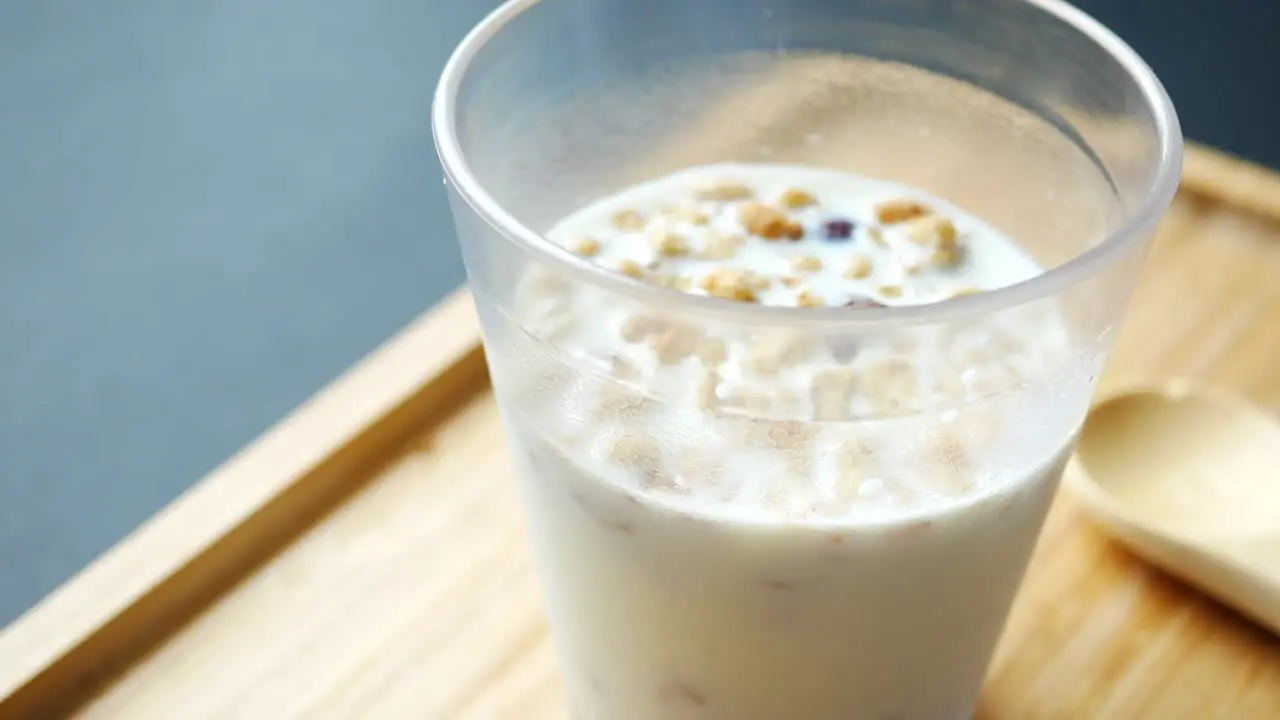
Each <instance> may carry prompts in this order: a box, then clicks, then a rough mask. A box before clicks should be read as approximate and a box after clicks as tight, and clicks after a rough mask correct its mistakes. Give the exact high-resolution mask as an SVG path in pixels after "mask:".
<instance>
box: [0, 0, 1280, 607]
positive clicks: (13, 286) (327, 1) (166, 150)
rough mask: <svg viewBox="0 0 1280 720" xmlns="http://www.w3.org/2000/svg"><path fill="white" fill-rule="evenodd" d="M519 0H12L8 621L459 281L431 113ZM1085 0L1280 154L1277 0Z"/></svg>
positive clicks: (6, 292) (1221, 113) (1173, 83)
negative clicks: (479, 37)
mask: <svg viewBox="0 0 1280 720" xmlns="http://www.w3.org/2000/svg"><path fill="white" fill-rule="evenodd" d="M495 4H496V2H495V0H364V1H362V2H357V1H356V0H345V1H343V0H272V1H271V2H263V1H262V0H190V1H188V2H175V1H173V0H131V1H128V2H125V1H121V2H110V3H107V2H85V1H84V0H41V2H8V3H3V5H0V624H4V623H6V622H8V621H9V620H12V619H13V618H14V617H16V616H17V615H18V614H19V613H20V612H21V611H22V610H23V609H25V608H26V607H28V606H30V605H31V604H33V603H34V602H36V601H37V600H38V599H39V598H40V597H41V596H42V595H44V594H45V593H46V592H48V591H49V590H51V589H52V588H53V587H55V586H56V585H57V584H58V583H60V582H61V581H63V580H64V579H66V578H67V577H68V576H70V575H71V574H72V573H74V572H75V571H76V570H78V569H79V568H80V567H82V566H83V565H84V564H86V563H87V562H88V561H90V560H91V559H92V558H93V557H94V556H96V555H97V554H99V553H100V552H102V551H103V550H104V549H106V548H107V547H108V546H110V545H111V544H112V543H114V542H115V541H116V540H118V539H119V538H121V537H122V536H124V535H125V534H126V533H128V532H129V531H130V530H131V529H132V528H134V527H135V526H136V525H137V524H138V523H140V522H141V521H142V520H144V519H145V518H146V517H147V516H149V515H150V514H151V513H153V512H155V511H156V510H157V509H159V508H160V507H162V506H163V505H164V504H165V503H167V502H168V501H170V500H171V499H173V498H174V497H175V496H177V495H178V494H179V493H180V492H182V491H183V490H184V489H185V488H186V487H188V486H189V485H190V484H191V483H192V482H193V481H195V480H196V479H198V478H199V477H200V476H201V475H203V474H204V473H205V472H207V471H208V470H210V469H211V468H213V467H214V466H215V465H217V464H218V463H219V462H220V461H221V460H223V459H224V458H226V457H227V456H228V455H230V454H231V453H232V452H234V451H235V450H236V449H237V448H239V447H240V446H242V445H243V444H245V443H246V442H248V441H249V440H251V439H252V438H253V437H254V436H256V435H257V434H259V433H260V432H261V431H262V430H264V429H265V428H267V427H268V426H270V425H271V423H272V422H274V421H275V420H276V419H278V418H279V417H280V416H282V415H283V414H284V413H286V412H287V411H288V410H290V409H291V408H293V407H294V406H296V405H297V404H298V403H300V402H301V401H303V400H304V399H306V398H307V397H308V396H309V395H310V394H311V393H312V392H314V391H315V390H316V389H318V388H319V387H321V386H322V385H323V384H324V383H325V382H326V381H328V380H329V379H331V378H333V377H334V376H335V375H337V374H338V373H339V372H341V371H342V370H343V369H344V368H346V367H347V366H349V365H350V364H351V363H352V362H354V361H355V360H357V359H358V358H360V357H361V356H362V355H364V354H365V353H366V352H368V351H369V350H370V349H372V348H373V347H374V346H375V345H377V344H378V343H379V342H380V341H382V340H383V339H385V338H386V337H387V336H388V335H390V334H391V333H393V332H394V331H395V330H396V329H398V328H399V327H401V326H402V325H404V324H405V323H406V322H407V321H408V320H409V319H410V318H412V317H414V316H415V315H417V314H418V313H419V312H421V311H422V310H423V309H425V308H426V307H428V306H429V305H431V304H432V303H434V302H435V301H436V300H438V299H439V298H441V297H442V296H443V295H444V294H445V293H447V292H448V291H450V290H451V289H453V288H454V287H455V286H456V285H457V284H458V283H460V282H461V280H462V267H461V263H460V261H459V258H458V256H457V252H456V250H455V248H454V246H453V242H454V241H453V237H452V233H451V229H450V226H449V218H448V213H447V209H446V207H445V202H444V197H443V195H442V189H441V183H440V170H439V167H438V166H437V165H436V161H435V155H434V152H433V149H432V146H431V139H430V133H429V128H428V123H427V114H428V108H429V105H430V93H431V90H432V87H433V85H434V82H435V79H436V76H437V73H438V72H439V70H440V67H441V65H442V63H443V61H444V59H445V57H446V55H447V53H448V51H449V49H450V48H451V47H452V45H453V44H454V43H455V42H456V41H457V40H458V38H459V37H460V36H461V35H462V33H463V32H464V31H465V29H466V28H467V27H469V26H470V25H471V24H473V23H474V22H475V21H476V20H477V19H478V18H479V17H480V16H482V15H483V14H484V12H485V11H486V10H487V9H488V8H490V7H492V6H493V5H495ZM1083 5H1084V6H1085V7H1086V8H1087V9H1089V10H1091V11H1093V12H1096V13H1098V14H1099V15H1100V16H1101V17H1103V19H1104V20H1106V21H1108V22H1109V23H1110V24H1112V26H1113V27H1114V28H1115V29H1116V30H1117V31H1119V32H1120V33H1121V35H1123V36H1125V37H1127V38H1129V39H1130V41H1131V42H1132V43H1133V44H1134V45H1135V46H1136V47H1137V48H1138V50H1139V51H1140V52H1142V53H1144V54H1145V55H1146V56H1147V57H1148V59H1149V60H1150V61H1151V62H1152V64H1153V65H1154V66H1155V67H1156V69H1157V70H1158V71H1159V72H1160V73H1161V75H1162V76H1163V77H1164V78H1165V80H1166V82H1167V84H1168V86H1169V89H1170V92H1171V94H1172V95H1173V96H1174V100H1175V101H1176V102H1177V103H1178V104H1179V108H1180V110H1181V112H1182V114H1183V118H1184V123H1185V127H1186V130H1187V132H1188V134H1189V135H1191V136H1192V137H1194V138H1196V139H1199V140H1202V141H1206V142H1209V143H1212V144H1216V145H1219V146H1221V147H1225V148H1228V149H1231V150H1234V151H1236V152H1238V153H1241V154H1244V155H1247V156H1250V157H1252V158H1254V159H1257V160H1259V161H1262V162H1266V163H1268V164H1272V165H1280V139H1278V137H1277V134H1276V133H1275V130H1274V127H1275V122H1274V121H1275V108H1274V106H1273V105H1272V104H1271V103H1272V100H1271V98H1270V97H1269V96H1270V95H1271V94H1272V93H1270V92H1267V90H1268V88H1272V87H1274V86H1271V85H1268V84H1266V80H1265V79H1264V78H1265V76H1264V73H1266V72H1269V71H1270V69H1271V68H1274V67H1275V66H1276V65H1277V62H1276V61H1277V58H1278V57H1280V50H1277V49H1276V48H1277V43H1276V40H1278V39H1280V33H1278V30H1277V28H1278V27H1280V26H1278V14H1277V11H1276V6H1275V5H1274V4H1270V3H1257V4H1253V3H1250V4H1248V5H1246V3H1245V2H1244V0H1237V2H1235V3H1225V4H1217V5H1216V6H1215V9H1210V8H1209V7H1208V4H1206V3H1197V2H1194V0H1185V2H1175V1H1172V0H1170V1H1165V2H1156V1H1155V0H1151V1H1147V2H1130V3H1114V2H1108V0H1089V1H1088V2H1085V3H1083ZM1246 8H1247V11H1246Z"/></svg>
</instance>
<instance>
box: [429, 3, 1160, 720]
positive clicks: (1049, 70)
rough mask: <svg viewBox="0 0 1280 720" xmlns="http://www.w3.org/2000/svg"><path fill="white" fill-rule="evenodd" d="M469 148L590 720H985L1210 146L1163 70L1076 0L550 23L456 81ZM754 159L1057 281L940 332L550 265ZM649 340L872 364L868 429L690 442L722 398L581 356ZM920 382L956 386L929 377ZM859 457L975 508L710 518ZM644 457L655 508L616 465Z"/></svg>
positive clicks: (499, 387)
mask: <svg viewBox="0 0 1280 720" xmlns="http://www.w3.org/2000/svg"><path fill="white" fill-rule="evenodd" d="M433 124H434V130H435V135H436V142H437V147H438V149H439V152H440V155H441V158H442V160H443V163H444V167H445V171H446V174H447V178H446V182H447V184H448V187H449V191H450V194H451V199H452V203H453V211H454V218H455V224H456V228H457V232H458V236H459V240H460V242H461V245H462V250H463V254H464V258H465V261H466V266H467V272H468V276H469V280H470V287H471V290H472V293H473V294H474V297H475V302H476V307H477V311H478V313H479V316H480V319H481V324H482V327H483V331H484V336H485V348H486V353H487V357H488V362H489V367H490V371H491V374H492V379H493V383H494V387H495V390H496V393H497V399H498V403H499V405H500V407H501V410H502V414H503V420H504V423H505V425H506V428H507V433H508V440H509V443H510V447H511V454H512V456H513V460H514V462H515V464H516V466H517V467H518V468H519V474H520V477H521V483H522V490H523V494H524V498H525V503H526V511H527V517H528V520H529V526H530V530H531V534H532V537H533V540H534V548H535V556H536V559H537V563H538V567H539V572H540V575H541V580H542V585H543V589H544V595H545V597H546V601H547V608H548V612H549V615H550V618H551V628H552V634H553V637H554V638H555V642H556V645H557V647H558V650H559V657H560V662H561V668H562V671H563V676H564V679H565V683H566V690H567V696H568V700H569V703H570V706H571V707H572V711H573V713H574V717H576V718H579V720H632V719H636V720H654V719H656V718H662V719H663V720H683V719H685V718H689V719H693V718H698V719H704V720H705V719H711V718H725V719H732V720H754V719H756V718H760V719H767V720H776V719H777V718H794V719H795V720H809V719H814V720H819V719H820V720H827V719H833V718H903V719H910V720H915V719H917V718H919V719H925V720H929V719H933V718H962V717H967V716H968V715H969V713H970V710H971V708H972V707H973V705H974V703H975V702H976V700H977V697H978V694H979V690H980V686H981V681H982V677H983V674H984V672H985V668H986V666H987V664H988V662H989V661H990V656H991V654H992V652H993V648H994V646H995V644H996V641H997V639H998V637H999V634H1000V630H1001V628H1002V626H1003V623H1004V620H1005V617H1006V615H1007V613H1008V609H1009V606H1010V604H1011V602H1012V599H1013V596H1014V594H1015V592H1016V589H1017V586H1018V584H1019V582H1020V580H1021V577H1022V574H1023V572H1024V570H1025V566H1026V563H1027V560H1028V557H1029V555H1030V553H1031V550H1032V548H1033V546H1034V544H1035V541H1036V537H1037V535H1038V534H1039V531H1040V527H1041V525H1042V523H1043V520H1044V516H1045V513H1046V511H1047V508H1048V505H1049V503H1050V500H1051V498H1052V496H1053V493H1054V491H1055V489H1056V487H1057V483H1058V479H1059V476H1060V474H1061V471H1062V465H1063V463H1064V461H1065V458H1066V456H1067V455H1068V454H1069V453H1070V451H1071V449H1072V447H1073V445H1074V439H1075V435H1076V431H1077V429H1078V428H1079V426H1080V424H1081V422H1082V420H1083V418H1084V414H1085V412H1086V410H1087V408H1088V404H1089V400H1090V396H1091V394H1092V392H1093V389H1094V386H1095V381H1096V379H1097V376H1098V373H1099V371H1100V369H1101V368H1102V365H1103V362H1104V360H1105V357H1106V354H1107V352H1108V350H1109V349H1110V346H1111V342H1112V338H1113V337H1114V334H1115V330H1116V327H1117V324H1118V323H1119V321H1120V318H1121V315H1122V311H1123V309H1124V306H1125V304H1126V302H1127V300H1128V296H1129V294H1130V291H1131V288H1132V285H1133V283H1134V281H1135V279H1136V276H1137V272H1138V269H1139V266H1140V263H1141V261H1142V258H1143V255H1144V253H1145V249H1146V239H1147V236H1148V235H1149V233H1150V232H1151V231H1152V230H1153V228H1154V226H1155V224H1156V222H1157V220H1158V219H1159V217H1160V215H1161V214H1162V213H1163V212H1164V210H1165V209H1166V207H1167V206H1168V203H1169V202H1170V200H1171V198H1172V195H1173V193H1174V190H1175V188H1176V185H1177V179H1178V174H1179V169H1180V165H1181V136H1180V131H1179V128H1178V124H1177V119H1176V117H1175V115H1174V111H1173V108H1172V106H1171V105H1170V102H1169V99H1168V97H1167V96H1166V95H1165V93H1164V91H1163V89H1162V88H1161V86H1160V84H1159V83H1158V82H1157V80H1156V79H1155V77H1154V76H1153V75H1152V73H1151V71H1150V69H1149V68H1148V67H1147V66H1146V65H1145V64H1143V62H1142V61H1141V60H1140V59H1139V58H1138V57H1137V56H1136V55H1135V54H1134V53H1133V51H1132V50H1130V49H1129V48H1128V47H1127V46H1126V45H1124V44H1123V43H1122V42H1121V41H1120V40H1118V39H1117V38H1116V37H1114V36H1113V35H1112V34H1111V33H1109V32H1108V31H1107V30H1106V29H1105V28H1103V27H1101V26H1100V25H1099V24H1097V23H1096V22H1094V21H1093V20H1091V19H1089V18H1088V17H1087V16H1085V15H1083V14H1082V13H1080V12H1079V11H1077V10H1075V9H1073V8H1071V7H1070V6H1068V5H1065V4H1063V3H1059V2H1053V1H1052V0H950V1H946V0H895V1H894V2H879V1H875V0H864V1H861V2H835V1H834V0H785V1H775V0H697V1H693V2H691V1H690V0H651V1H650V2H635V1H634V0H540V1H536V0H518V1H517V2H511V3H508V4H506V5H504V6H503V7H501V8H500V9H498V10H497V11H496V12H495V13H493V14H492V15H491V16H490V17H489V18H487V19H486V20H485V21H483V22H482V23H481V24H480V25H479V26H478V27H477V28H476V29H475V30H474V31H473V32H472V33H471V34H470V35H468V36H467V38H466V39H465V40H464V41H463V43H462V45H461V46H460V47H459V49H458V50H457V52H456V53H455V54H454V56H453V58H452V59H451V60H450V62H449V64H448V66H447V67H446V69H445V72H444V76H443V79H442V81H441V83H440V87H439V90H438V93H437V96H436V102H435V107H434V116H433ZM725 161H733V162H779V163H787V164H804V165H815V166H823V167H831V168H837V169H844V170H851V171H854V172H857V173H860V174H863V175H869V176H873V177H878V178H883V179H886V180H890V181H895V182H899V183H904V184H907V185H911V186H914V187H917V188H920V189H922V190H924V191H927V192H929V193H931V194H933V195H935V196H937V197H939V198H942V199H944V200H946V201H949V202H951V203H954V204H956V205H958V206H960V207H963V208H964V209H966V210H967V211H968V212H970V213H972V214H974V215H976V216H978V217H980V218H982V219H984V220H985V221H987V222H988V223H989V224H991V225H993V226H995V227H997V228H999V229H1000V230H1001V231H1003V232H1004V233H1005V234H1007V235H1008V236H1010V237H1012V238H1015V239H1016V240H1017V241H1018V242H1019V243H1020V244H1021V245H1022V246H1023V247H1024V248H1025V249H1026V250H1027V251H1028V252H1029V253H1030V254H1031V255H1032V256H1034V257H1035V259H1036V260H1037V261H1038V262H1039V263H1040V265H1041V266H1042V267H1044V268H1045V269H1046V272H1045V273H1044V274H1042V275H1040V276H1038V277H1036V278H1034V279H1032V280H1029V281H1026V282H1023V283H1019V284H1016V285H1013V286H1010V287H1006V288H1003V289H1000V290H996V291H993V292H985V293H979V294H975V295H971V296H967V297H962V298H958V299H955V300H950V301H947V302H943V303H937V304H933V305H923V306H916V307H897V308H871V309H867V308H823V309H807V308H783V307H765V306H761V305H749V304H743V303H732V302H727V301H723V300H717V299H712V298H707V297H698V296H694V295H689V294H684V293H681V292H678V291H676V290H672V289H668V288H665V287H661V286H658V285H654V284H646V283H644V282H642V281H638V280H633V279H631V278H628V277H625V276H622V275H619V274H614V273H610V272H607V271H604V270H601V269H600V268H598V267H596V266H594V265H592V264H590V263H589V262H587V261H584V260H582V259H580V258H578V257H576V256H574V255H572V254H570V253H568V252H566V251H564V250H562V249H560V248H559V247H557V246H554V245H552V244H551V243H549V242H548V241H546V240H545V239H543V237H542V236H541V234H542V233H545V232H546V231H547V230H548V229H549V228H550V227H551V226H552V225H553V224H554V223H555V222H556V221H557V220H558V219H560V218H562V217H564V216H565V215H567V214H568V213H571V212H572V211H574V210H576V209H578V208H580V207H582V206H583V205H585V204H586V203H589V202H590V201H592V200H593V199H595V198H599V197H602V196H606V195H609V194H611V193H614V192H616V191H618V190H619V189H622V188H625V187H627V186H630V185H632V184H634V183H637V182H641V181H645V180H650V179H653V178H656V177H659V176H662V175H665V174H667V173H670V172H673V171H676V170H679V169H682V168H687V167H690V166H695V165H702V164H707V163H715V162H725ZM571 297H572V298H576V301H575V302H576V304H566V302H567V301H566V298H571ZM584 298H586V300H584ZM566 308H574V309H572V310H571V311H566ZM584 309H585V311H584ZM597 310H598V317H589V316H594V315H596V314H597V313H596V311H597ZM622 316H628V317H632V316H634V317H636V318H643V319H644V320H645V321H646V322H650V323H657V325H656V326H655V327H661V328H667V329H668V330H670V329H672V328H675V329H678V330H679V332H680V333H691V334H692V335H693V336H694V337H695V338H698V339H705V338H717V339H719V340H723V341H725V342H728V343H730V344H732V343H743V344H746V345H750V346H752V347H754V348H757V350H759V349H760V348H763V350H759V353H757V355H758V357H757V359H758V360H759V361H760V362H761V363H763V371H764V372H766V373H768V372H773V373H778V372H781V371H783V370H785V368H786V367H787V364H788V362H789V353H792V352H793V351H795V350H796V348H812V347H822V348H830V349H836V348H844V349H845V351H844V353H843V355H844V356H845V357H844V360H845V361H848V362H849V363H850V368H851V370H850V372H853V373H854V374H856V375H857V378H856V380H857V387H858V388H859V389H858V392H859V393H861V395H860V396H859V397H860V400H859V401H858V402H856V403H854V404H852V405H850V403H849V402H848V398H844V400H843V401H842V403H843V404H841V403H837V404H838V405H839V407H838V408H837V409H836V411H834V412H833V411H831V408H830V407H826V406H824V404H823V401H822V398H821V397H819V394H818V390H819V388H816V387H815V394H814V395H813V397H812V398H807V399H806V398H801V399H800V401H799V402H797V401H796V399H795V398H782V397H779V396H769V395H768V394H767V393H766V394H765V396H764V397H756V398H754V399H753V401H752V402H748V403H740V404H733V403H730V402H728V401H727V400H724V399H723V398H719V397H717V396H715V395H714V391H713V396H712V397H711V399H710V402H711V403H712V405H711V406H705V405H704V406H703V408H704V410H705V411H706V412H707V413H708V416H709V417H713V418H714V423H715V424H714V427H711V425H709V424H708V423H711V422H712V421H710V420H708V421H706V422H704V420H706V418H701V416H697V417H695V416H690V415H688V414H687V413H686V414H681V413H679V412H675V409H676V408H683V407H685V405H687V404H688V402H689V398H688V397H687V395H688V392H689V390H688V389H687V388H671V387H656V386H652V385H646V384H645V383H644V382H640V381H637V379H636V377H635V374H634V368H629V367H628V366H627V365H626V364H625V363H620V362H618V358H617V357H615V356H610V355H609V354H607V353H600V352H597V351H593V350H592V349H589V348H585V347H578V346H575V345H574V343H573V341H572V339H571V338H572V337H575V336H574V335H573V334H572V333H569V334H566V333H565V332H564V328H565V326H566V323H568V324H573V323H591V322H599V323H605V322H611V320H609V318H616V317H622ZM1028 327H1034V328H1037V329H1038V330H1037V332H1035V333H1030V334H1028V333H1025V332H1024V333H1019V332H1017V331H1014V332H1008V330H1009V328H1028ZM651 335H652V333H651ZM567 338H568V339H567ZM922 348H926V350H922ZM833 352H835V351H834V350H833ZM895 354H897V355H901V358H917V359H918V358H920V357H928V358H929V359H930V360H929V362H930V363H931V364H930V365H929V367H928V368H926V369H921V368H920V367H917V366H911V367H912V370H911V371H909V372H906V373H905V375H903V374H899V373H898V372H897V371H898V370H900V369H901V367H902V364H900V365H894V363H895V362H898V361H899V360H901V358H900V357H898V356H897V355H895ZM836 355H840V353H836ZM866 355H874V356H876V357H878V358H879V359H880V360H882V361H884V362H880V363H879V364H877V365H875V367H871V366H869V365H866V366H864V365H859V364H858V363H859V362H861V361H859V360H858V359H857V358H858V357H860V356H866ZM851 358H852V359H851ZM903 364H906V365H910V363H905V362H904V363H903ZM722 401H723V402H722ZM668 410H671V411H672V412H667V411H668ZM695 415H696V413H695ZM659 418H661V420H659ZM673 418H675V419H674V420H673ZM833 433H834V434H836V435H839V434H840V433H848V437H849V438H853V439H855V440H856V439H857V438H861V437H864V436H863V435H861V434H860V433H871V434H872V435H874V436H875V437H877V438H881V439H882V440H885V443H887V444H884V447H889V448H890V450H885V451H884V452H890V454H891V455H892V458H893V460H892V462H891V463H890V465H891V466H892V467H893V468H896V469H897V471H898V472H902V473H921V472H933V471H930V470H921V469H920V468H924V467H926V466H927V465H928V463H927V462H924V461H922V460H921V459H922V458H925V459H929V458H932V459H933V460H939V459H940V462H941V463H942V465H943V466H945V467H943V469H942V470H938V472H942V471H943V470H945V473H944V474H946V476H947V478H948V480H947V482H950V483H953V485H952V487H957V488H961V490H958V491H956V492H955V493H952V494H951V495H949V496H948V498H949V499H947V500H946V501H945V502H935V503H931V504H927V505H924V506H918V507H916V506H910V505H909V504H908V506H907V507H905V509H901V510H900V511H894V512H887V513H883V514H881V515H876V516H873V517H872V519H867V517H858V518H852V519H851V518H850V517H847V516H844V515H840V514H839V513H835V514H829V515H824V514H823V513H821V512H816V511H815V512H803V511H797V510H796V508H794V507H790V506H787V507H782V506H779V507H777V508H775V510H776V512H773V513H772V514H770V513H768V512H763V511H762V512H761V513H758V514H756V515H753V516H751V517H745V516H742V515H740V514H739V515H735V514H734V513H732V512H729V511H727V510H726V509H725V508H724V507H719V506H717V505H716V503H715V502H714V501H706V500H705V499H699V500H698V501H697V502H694V501H692V500H690V499H689V498H688V497H687V493H684V494H682V492H681V487H680V484H681V483H682V482H684V481H685V480H687V479H688V478H695V477H700V478H704V479H707V481H708V482H711V480H713V479H716V478H721V479H723V477H724V476H725V475H726V474H742V473H747V474H752V473H755V474H756V475H758V477H757V476H753V477H751V478H750V481H751V485H752V487H754V488H756V491H758V492H761V493H762V494H763V496H764V499H762V500H761V508H762V509H764V510H767V509H768V502H767V497H768V496H769V494H770V493H771V492H774V491H778V492H782V491H783V490H785V489H786V488H785V487H784V485H785V484H786V483H794V482H795V481H796V480H795V473H792V472H790V471H786V472H783V471H777V472H776V477H775V476H774V474H775V470H774V469H771V468H772V467H773V466H770V465H767V464H759V465H754V466H753V465H752V464H751V463H743V462H741V458H742V457H745V456H747V455H749V454H750V453H753V452H756V451H757V450H760V449H761V448H764V449H766V450H768V451H770V452H772V451H777V452H779V453H782V455H784V456H785V455H786V454H787V453H793V452H796V451H797V450H798V451H800V452H804V453H808V452H810V451H811V450H812V448H810V445H811V444H812V443H815V442H817V440H816V439H815V438H818V437H819V436H821V437H823V438H827V437H828V436H830V435H831V434H833ZM841 437H843V436H841ZM619 440H626V441H628V442H632V445H633V446H634V447H632V448H631V450H632V451H633V455H634V457H629V458H627V459H626V460H627V461H628V462H631V461H636V463H638V464H635V463H633V465H634V467H633V469H638V470H637V471H638V472H641V473H642V474H643V475H644V481H643V482H641V483H640V484H638V485H636V486H635V487H629V486H626V485H623V484H619V483H618V482H616V481H615V479H614V478H613V477H612V476H609V475H608V473H605V472H602V471H600V470H599V467H600V463H602V462H605V461H607V460H608V458H607V457H603V456H605V455H608V454H609V453H610V452H613V453H615V454H616V452H617V450H618V448H619ZM610 447H612V450H611V449H610ZM956 447H960V448H962V450H963V451H962V452H959V453H958V454H957V452H956V451H955V448H956ZM833 452H834V451H833ZM876 452H880V451H879V450H877V451H876ZM735 457H736V459H737V461H735ZM614 459H617V458H616V457H615V458H614ZM838 460H839V459H838V458H837V459H835V460H833V462H836V463H837V464H836V467H846V466H842V465H839V464H838V462H837V461H838ZM933 460H930V462H932V461H933ZM779 467H781V466H779ZM792 469H794V468H792ZM849 472H856V470H849ZM672 478H674V480H673V479H672ZM650 481H651V482H652V484H653V487H654V488H655V489H653V491H652V492H646V491H637V489H636V488H642V489H643V488H645V487H647V486H646V485H644V482H650ZM837 482H839V479H837ZM969 489H973V490H972V491H970V490H969ZM664 491H665V492H667V494H666V495H663V492H664ZM784 505H785V503H784Z"/></svg>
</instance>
